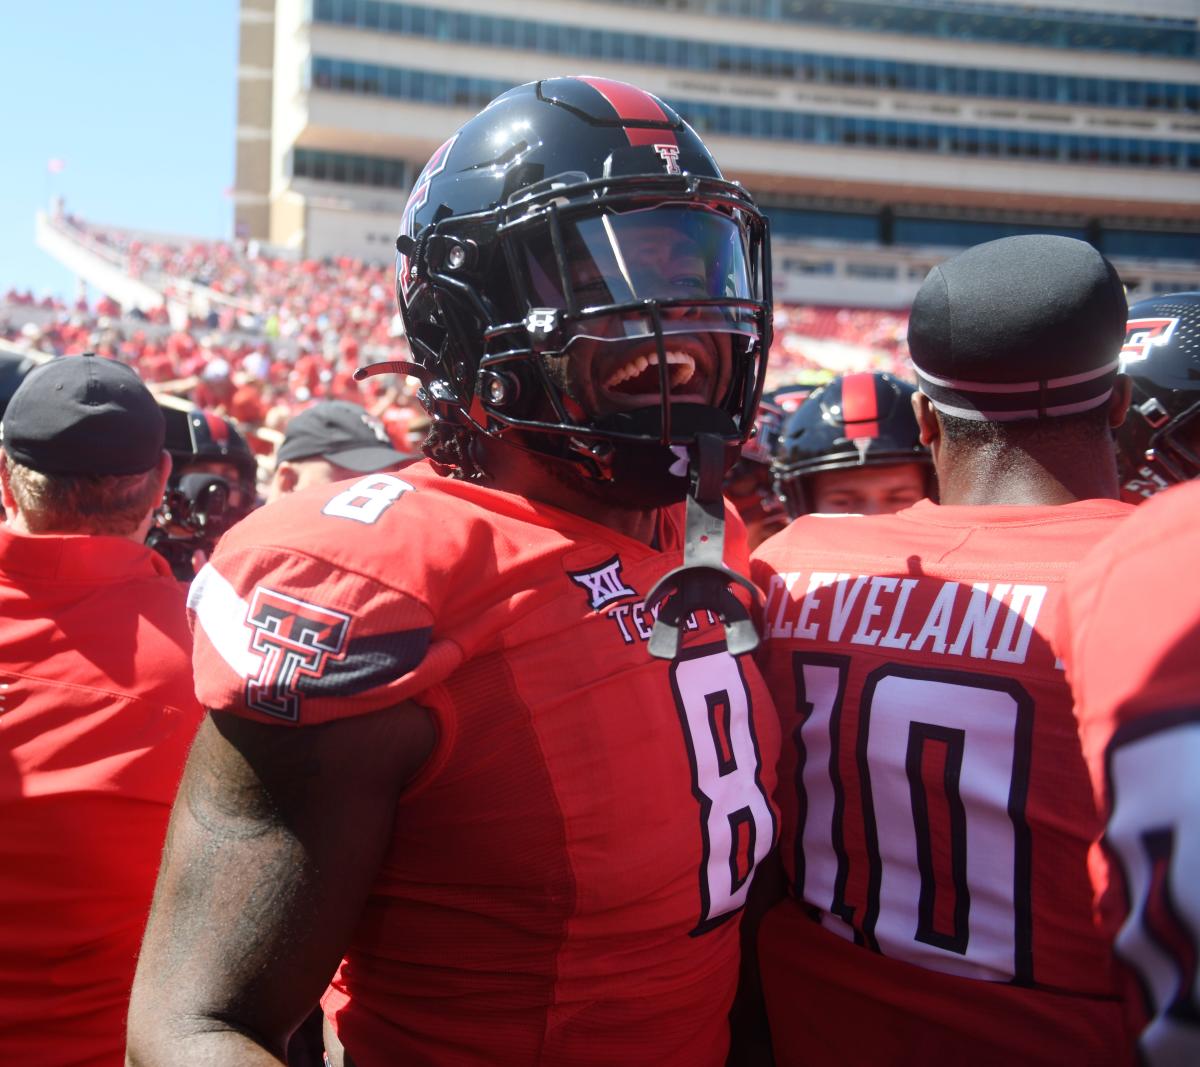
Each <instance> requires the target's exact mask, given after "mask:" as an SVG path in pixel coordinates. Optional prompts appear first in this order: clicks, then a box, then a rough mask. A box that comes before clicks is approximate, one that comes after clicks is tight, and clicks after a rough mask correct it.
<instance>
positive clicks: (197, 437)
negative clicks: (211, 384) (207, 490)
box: [162, 406, 258, 518]
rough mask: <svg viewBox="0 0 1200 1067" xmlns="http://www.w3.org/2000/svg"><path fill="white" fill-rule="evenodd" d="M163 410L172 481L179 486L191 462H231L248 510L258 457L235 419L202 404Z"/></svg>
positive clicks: (253, 494)
mask: <svg viewBox="0 0 1200 1067" xmlns="http://www.w3.org/2000/svg"><path fill="white" fill-rule="evenodd" d="M162 412H163V416H164V418H165V420H166V425H167V432H166V438H165V440H164V443H163V447H164V448H165V449H166V450H167V451H168V452H170V453H171V479H170V482H169V485H170V486H172V487H174V486H176V485H177V484H178V483H179V479H180V478H181V477H182V476H183V475H184V474H186V473H187V468H188V466H189V465H191V464H195V463H197V462H202V461H205V460H215V461H217V462H222V463H229V464H232V465H233V467H234V468H235V469H236V470H237V473H238V485H239V487H240V488H241V490H242V493H241V495H242V498H243V500H245V501H247V502H248V503H247V504H246V505H245V513H246V514H248V513H249V512H250V510H251V509H252V508H253V506H254V499H255V494H256V493H257V474H258V461H257V460H255V458H254V453H253V452H251V451H250V446H249V445H248V444H246V439H245V438H244V437H243V436H242V435H241V434H240V433H238V431H237V429H236V428H235V427H234V425H233V423H232V422H230V421H229V420H228V419H227V418H225V417H224V416H222V415H218V414H217V413H216V412H215V411H205V410H204V409H203V408H191V409H190V410H188V409H184V408H177V407H165V406H164V407H163V409H162ZM238 517H239V518H240V517H241V516H240V515H239V516H238Z"/></svg>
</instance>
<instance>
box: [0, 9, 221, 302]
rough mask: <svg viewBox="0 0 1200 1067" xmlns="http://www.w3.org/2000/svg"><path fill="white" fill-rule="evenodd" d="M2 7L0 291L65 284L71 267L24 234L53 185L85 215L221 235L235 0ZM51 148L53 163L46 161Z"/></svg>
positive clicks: (64, 288)
mask: <svg viewBox="0 0 1200 1067" xmlns="http://www.w3.org/2000/svg"><path fill="white" fill-rule="evenodd" d="M3 7H4V13H3V16H0V24H2V26H3V30H2V32H0V100H3V101H4V113H5V116H4V118H5V121H4V124H3V128H2V129H0V293H3V292H5V291H7V290H8V288H9V287H10V286H12V285H16V286H17V287H18V288H21V289H26V288H32V289H33V290H34V291H35V292H39V293H41V292H53V293H57V294H59V295H62V296H73V294H74V279H73V277H72V275H70V274H69V273H68V272H66V271H64V270H63V269H62V268H60V267H59V266H58V265H57V264H56V263H55V261H54V260H52V259H51V258H50V257H49V256H47V255H46V254H45V253H44V252H42V251H41V250H40V249H38V248H37V246H36V245H35V244H34V240H33V220H34V212H35V211H37V210H38V209H39V208H45V206H46V205H47V204H48V203H49V199H50V195H51V193H53V192H57V193H60V194H61V195H62V196H64V197H65V199H66V204H67V209H68V210H70V211H73V212H75V213H77V214H79V215H82V216H83V217H84V218H87V219H91V220H95V221H97V222H107V223H112V224H114V225H124V226H135V227H145V228H147V229H154V230H167V231H171V232H176V233H186V234H196V235H198V236H205V237H228V236H229V235H230V232H231V230H232V225H233V224H232V218H233V206H232V202H231V201H230V200H228V199H227V197H226V195H225V190H226V189H227V188H228V187H229V186H230V185H232V183H233V158H234V143H233V138H234V125H235V121H236V106H237V87H236V84H235V79H236V70H237V43H238V4H237V0H114V2H111V3H107V4H99V3H96V2H95V0H15V2H13V3H5V4H3ZM53 158H58V159H62V160H63V162H64V164H65V166H64V169H63V171H62V173H61V174H57V175H51V174H49V173H48V171H47V166H46V164H47V161H48V160H50V159H53ZM93 297H94V294H93Z"/></svg>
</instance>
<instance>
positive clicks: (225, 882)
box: [127, 703, 436, 1067]
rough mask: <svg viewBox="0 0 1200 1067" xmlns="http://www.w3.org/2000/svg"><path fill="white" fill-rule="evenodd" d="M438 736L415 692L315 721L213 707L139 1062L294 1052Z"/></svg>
mask: <svg viewBox="0 0 1200 1067" xmlns="http://www.w3.org/2000/svg"><path fill="white" fill-rule="evenodd" d="M435 737H436V731H435V727H434V725H433V723H432V721H431V719H430V716H429V715H428V713H427V712H426V711H425V710H424V709H422V708H420V707H418V706H417V705H415V704H411V703H405V704H402V705H400V706H399V707H395V708H390V709H387V710H384V711H379V712H375V713H373V714H370V715H362V716H357V717H354V718H349V719H343V720H339V721H337V722H333V723H328V724H326V725H322V726H313V727H309V728H306V729H303V730H286V729H280V728H279V727H277V726H269V725H263V724H260V723H256V722H252V721H249V720H246V719H241V718H237V717H235V716H233V715H229V714H226V713H223V712H219V711H214V712H211V713H210V715H209V717H208V719H207V720H206V721H205V723H204V725H203V726H202V728H201V730H200V733H199V735H198V737H197V739H196V743H195V746H194V747H193V749H192V753H191V756H190V757H189V759H188V765H187V768H186V770H185V773H184V777H183V781H182V783H181V785H180V791H179V796H178V798H177V799H176V802H175V809H174V812H173V813H172V816H171V824H170V829H169V831H168V834H167V844H166V849H165V852H164V855H163V864H162V870H161V873H160V875H159V881H158V887H157V889H156V891H155V900H154V906H153V909H152V911H151V915H150V921H149V924H148V927H147V931H146V939H145V942H144V944H143V947H142V954H141V960H140V962H139V964H138V971H137V977H136V979H135V981H134V987H133V995H132V1001H131V1005H130V1012H129V1048H128V1053H127V1063H128V1064H129V1065H130V1067H150V1065H158V1064H164V1065H165V1064H170V1065H171V1067H181V1065H185V1064H210V1063H211V1064H218V1063H220V1064H229V1063H237V1064H239V1065H242V1067H257V1065H259V1064H270V1065H279V1064H282V1063H284V1062H285V1060H284V1049H285V1047H286V1044H287V1040H288V1037H289V1035H290V1034H291V1032H292V1030H293V1029H294V1028H295V1027H296V1026H297V1025H299V1023H300V1022H301V1021H302V1020H303V1018H304V1016H305V1015H306V1013H307V1012H309V1011H310V1010H311V1009H312V1007H313V1005H314V1004H315V1003H316V1001H317V998H318V997H319V996H320V995H321V993H322V991H323V990H324V989H325V986H326V984H327V983H328V981H329V979H330V977H331V976H332V975H333V972H334V970H335V969H336V967H337V964H338V961H339V960H340V959H341V957H342V953H343V950H344V949H345V946H346V944H347V942H348V941H349V939H350V935H351V933H352V931H353V928H354V924H355V923H356V922H357V920H358V917H359V915H360V914H361V912H362V906H363V902H364V900H365V898H366V895H367V891H368V888H369V887H370V885H371V882H372V880H373V878H374V877H375V874H376V871H377V869H378V867H379V864H380V862H381V860H382V858H383V855H384V852H385V850H386V848H387V844H388V841H389V840H390V836H391V828H392V820H393V817H394V809H395V805H396V800H397V797H398V796H399V794H400V792H401V789H402V787H403V786H404V785H405V784H406V783H407V782H408V781H410V780H411V779H412V777H413V776H414V775H415V774H416V772H417V771H418V770H419V769H420V767H421V766H422V764H423V763H424V762H425V760H426V758H427V757H428V755H429V753H430V752H431V750H432V748H433V746H434V742H435Z"/></svg>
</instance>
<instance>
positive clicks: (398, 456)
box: [278, 400, 415, 474]
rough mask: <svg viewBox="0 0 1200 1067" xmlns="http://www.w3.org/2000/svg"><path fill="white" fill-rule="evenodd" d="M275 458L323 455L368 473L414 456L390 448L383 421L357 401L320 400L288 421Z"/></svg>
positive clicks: (315, 457)
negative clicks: (367, 411) (366, 410)
mask: <svg viewBox="0 0 1200 1067" xmlns="http://www.w3.org/2000/svg"><path fill="white" fill-rule="evenodd" d="M278 458H279V459H281V460H299V459H324V460H328V461H329V462H330V463H333V464H336V465H337V466H339V467H344V468H345V469H346V470H350V471H357V472H358V473H360V474H370V473H372V472H374V471H381V470H386V469H387V468H389V467H395V466H397V465H398V464H401V463H408V462H410V461H411V460H413V459H414V458H415V457H414V456H411V455H406V454H405V453H403V452H397V451H396V450H395V449H394V448H392V446H391V443H390V441H389V439H388V435H387V430H385V429H384V427H383V423H381V422H380V421H379V420H378V419H375V418H372V417H371V416H370V415H368V414H367V413H366V412H365V411H364V410H363V409H362V408H360V407H359V406H358V405H357V404H352V403H350V402H349V401H348V400H322V401H320V402H319V403H316V404H314V405H313V406H312V407H310V408H306V409H305V410H304V411H302V412H300V414H299V415H297V416H296V417H295V418H294V419H292V420H291V422H289V423H288V425H287V430H286V432H285V433H284V436H283V444H281V445H280V446H279V452H278Z"/></svg>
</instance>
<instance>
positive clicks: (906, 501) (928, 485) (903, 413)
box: [771, 371, 934, 519]
mask: <svg viewBox="0 0 1200 1067" xmlns="http://www.w3.org/2000/svg"><path fill="white" fill-rule="evenodd" d="M913 391H914V390H913V387H912V386H911V385H908V384H907V383H905V382H902V381H899V380H898V379H896V378H893V377H892V376H891V375H890V374H887V373H885V372H883V371H876V372H875V373H869V372H865V371H864V372H862V373H859V374H847V375H846V376H845V377H843V378H835V379H834V380H833V381H832V382H830V383H829V384H828V385H826V386H823V387H822V388H820V389H818V390H817V391H816V392H814V393H813V394H812V395H811V396H810V397H809V398H808V400H807V401H805V403H804V404H802V405H801V406H800V408H799V410H797V411H796V412H795V414H793V415H792V416H791V417H790V418H788V419H787V421H786V422H785V423H784V425H783V429H782V431H781V432H780V435H779V443H778V445H777V446H776V450H775V459H774V462H773V464H772V467H771V470H772V474H773V476H774V480H775V488H776V492H777V493H778V495H779V497H780V498H781V499H782V500H783V502H784V505H785V506H786V508H787V513H788V515H789V516H790V517H791V518H793V519H794V518H797V517H799V516H800V515H807V514H809V513H810V512H820V513H822V514H853V515H890V514H892V513H893V512H896V511H900V510H901V509H902V508H906V507H908V506H909V505H910V504H915V503H916V502H917V501H918V500H920V499H921V498H922V497H925V496H931V495H932V494H933V488H934V486H933V481H934V479H933V465H932V462H931V460H930V457H929V449H927V448H926V447H925V446H924V445H923V444H921V437H920V431H919V430H918V429H917V420H916V418H915V417H914V415H913V408H912V394H913Z"/></svg>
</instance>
